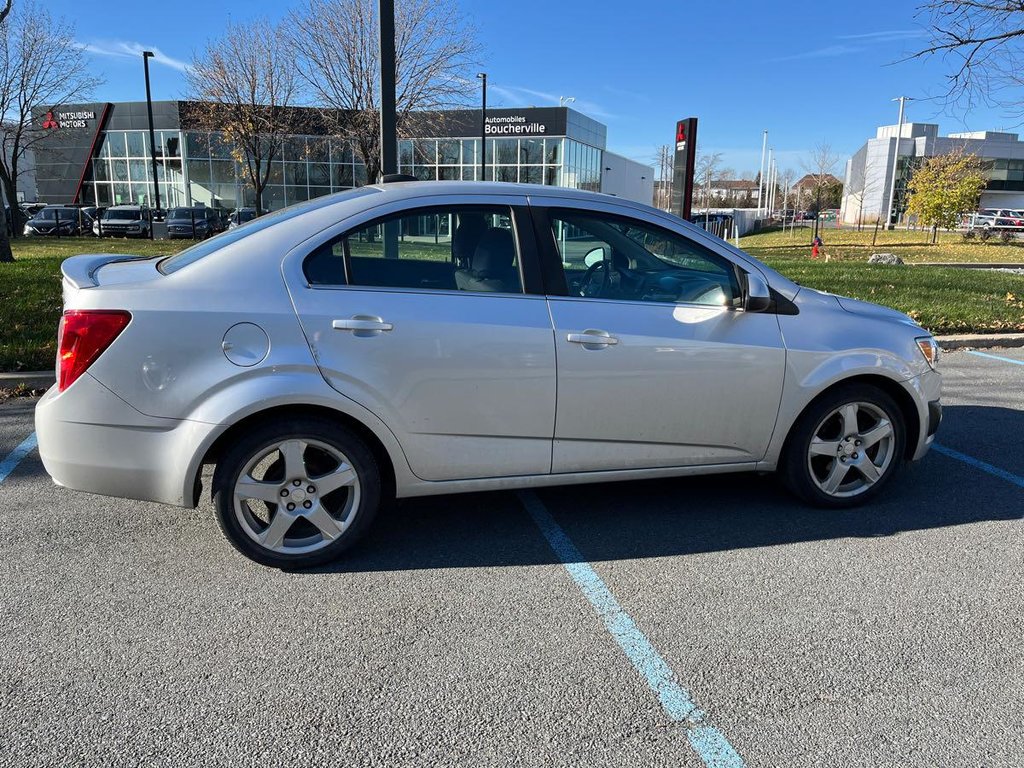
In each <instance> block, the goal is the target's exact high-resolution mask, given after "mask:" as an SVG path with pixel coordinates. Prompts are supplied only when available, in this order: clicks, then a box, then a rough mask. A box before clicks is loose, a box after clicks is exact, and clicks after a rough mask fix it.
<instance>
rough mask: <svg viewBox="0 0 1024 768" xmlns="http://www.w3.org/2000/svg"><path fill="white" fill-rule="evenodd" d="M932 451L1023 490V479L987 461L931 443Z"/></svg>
mask: <svg viewBox="0 0 1024 768" xmlns="http://www.w3.org/2000/svg"><path fill="white" fill-rule="evenodd" d="M932 450H933V451H935V452H936V453H941V454H942V455H943V456H948V457H949V458H951V459H956V460H957V461H962V462H963V463H964V464H969V465H971V466H972V467H974V468H976V469H980V470H981V471H982V472H988V474H990V475H994V476H995V477H1000V478H1002V479H1003V480H1006V481H1007V482H1010V483H1013V484H1014V485H1016V486H1019V487H1021V488H1024V477H1021V476H1020V475H1015V474H1013V472H1008V471H1006V470H1005V469H1000V468H999V467H997V466H995V465H994V464H989V463H988V462H987V461H982V460H981V459H976V458H974V457H973V456H968V455H967V454H966V453H960V451H954V450H953V449H952V448H947V447H946V446H944V445H939V444H938V443H932Z"/></svg>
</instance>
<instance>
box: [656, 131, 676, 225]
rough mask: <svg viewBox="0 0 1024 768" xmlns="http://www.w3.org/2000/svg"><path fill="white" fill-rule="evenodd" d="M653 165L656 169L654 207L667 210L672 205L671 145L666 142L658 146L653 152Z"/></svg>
mask: <svg viewBox="0 0 1024 768" xmlns="http://www.w3.org/2000/svg"><path fill="white" fill-rule="evenodd" d="M654 166H655V168H657V171H658V183H657V184H656V186H655V195H654V197H655V199H654V207H655V208H661V209H662V210H664V211H667V210H668V209H669V208H670V207H671V206H672V181H673V179H672V176H673V173H674V166H675V153H674V151H673V150H672V147H670V146H669V145H668V144H662V145H661V146H660V147H658V149H657V151H656V152H655V153H654Z"/></svg>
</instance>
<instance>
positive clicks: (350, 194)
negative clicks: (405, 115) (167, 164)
mask: <svg viewBox="0 0 1024 768" xmlns="http://www.w3.org/2000/svg"><path fill="white" fill-rule="evenodd" d="M376 192H380V190H379V189H376V188H374V187H360V188H359V189H350V190H349V191H347V192H338V193H336V194H333V195H326V196H324V197H318V198H316V199H314V200H309V201H307V202H305V203H298V204H296V205H292V206H289V207H288V208H282V209H281V210H279V211H275V212H274V213H268V214H267V215H265V216H261V217H260V218H258V219H256V220H255V221H252V222H250V223H249V224H247V225H246V226H244V227H236V228H235V229H229V230H226V231H225V232H221V233H220V234H219V235H217V236H216V237H211V238H210V239H209V240H204V241H203V242H201V243H198V244H196V245H193V246H192V247H191V248H186V249H185V250H184V251H181V253H176V254H175V255H173V256H168V257H167V258H166V259H164V260H163V261H161V262H160V271H161V272H163V273H164V274H165V275H169V274H171V273H172V272H177V271H178V270H179V269H181V268H182V267H187V266H188V265H189V264H193V263H195V262H197V261H199V260H200V259H202V258H205V257H206V256H209V255H210V254H211V253H213V252H214V251H218V250H220V249H221V248H223V247H225V246H228V245H231V244H232V243H236V242H238V241H239V240H242V239H244V238H246V237H249V236H250V235H255V234H256V233H257V232H262V231H263V230H264V229H266V228H267V227H272V226H274V225H275V224H280V223H281V222H282V221H287V220H288V219H293V218H295V217H296V216H301V215H302V214H304V213H307V212H309V211H315V210H317V209H318V208H323V207H326V206H328V205H333V204H334V203H337V202H339V201H340V200H342V199H348V198H355V197H363V196H364V195H372V194H374V193H376ZM282 255H283V254H282Z"/></svg>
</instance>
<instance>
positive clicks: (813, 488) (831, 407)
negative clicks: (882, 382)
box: [780, 384, 906, 508]
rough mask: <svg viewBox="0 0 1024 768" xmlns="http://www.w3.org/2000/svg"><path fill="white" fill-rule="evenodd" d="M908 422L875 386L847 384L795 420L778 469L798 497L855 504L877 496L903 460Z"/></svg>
mask: <svg viewBox="0 0 1024 768" xmlns="http://www.w3.org/2000/svg"><path fill="white" fill-rule="evenodd" d="M905 445H906V426H905V423H904V418H903V414H902V412H901V411H900V409H899V406H898V405H897V404H896V402H895V401H894V400H893V399H892V398H891V397H890V396H889V395H888V394H886V393H885V392H883V391H882V390H881V389H878V388H877V387H873V386H870V385H866V384H849V385H844V386H840V387H837V388H835V389H833V390H831V391H830V392H828V393H826V394H825V395H824V396H822V397H820V398H818V399H817V400H816V401H815V402H814V403H812V404H811V406H810V407H808V409H807V410H806V411H804V413H803V414H801V416H800V418H799V419H797V421H796V423H795V424H794V425H793V429H792V431H791V432H790V436H789V439H788V440H787V442H786V447H785V449H784V451H783V456H782V466H781V467H780V472H781V475H782V479H783V481H784V482H785V484H786V485H787V486H788V487H789V489H790V490H791V491H793V492H794V493H795V494H796V495H797V496H799V497H800V498H802V499H804V500H805V501H807V502H810V503H811V504H815V505H817V506H822V507H833V508H839V507H852V506H855V505H857V504H862V503H864V502H866V501H868V500H869V499H871V498H872V497H874V496H875V495H877V494H878V493H879V492H880V491H881V490H882V488H883V487H884V486H885V484H886V483H888V482H889V481H890V480H891V479H892V477H893V476H894V475H895V474H896V473H897V472H898V470H899V468H900V465H901V464H902V463H903V457H904V454H905V451H904V446H905Z"/></svg>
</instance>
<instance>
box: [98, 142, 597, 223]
mask: <svg viewBox="0 0 1024 768" xmlns="http://www.w3.org/2000/svg"><path fill="white" fill-rule="evenodd" d="M155 134H156V142H157V152H156V158H157V178H158V181H159V183H160V204H161V206H162V207H164V208H170V207H176V206H194V205H206V206H209V207H211V208H224V209H234V208H238V207H243V206H254V205H255V194H254V192H253V189H252V185H251V184H250V183H249V182H248V179H247V174H246V173H245V171H244V169H243V168H242V167H241V166H240V165H239V163H238V162H237V161H236V160H235V159H234V158H233V157H232V154H231V147H230V146H229V144H228V142H227V141H226V140H225V139H224V136H223V134H220V133H204V132H198V131H156V132H155ZM479 152H480V139H465V138H463V139H458V138H437V139H433V138H432V139H403V140H402V141H400V142H399V154H398V161H399V172H400V173H407V174H410V175H412V176H415V177H417V178H419V179H424V180H435V179H448V180H465V181H476V180H478V179H479V177H480V165H479V157H480V156H479ZM602 161H603V157H602V150H601V149H599V148H597V147H592V146H589V145H587V144H583V143H581V142H578V141H575V140H573V139H569V138H564V137H557V138H496V139H488V140H487V167H486V171H485V174H484V178H485V179H486V180H487V181H492V180H497V181H507V182H521V183H529V184H547V185H550V186H565V187H573V188H578V189H587V190H593V191H599V190H600V187H601V166H602ZM366 182H367V179H366V167H365V165H364V164H363V162H362V160H361V158H360V157H359V156H358V153H357V152H356V151H355V150H354V148H353V146H352V144H351V143H350V142H348V141H345V140H343V139H339V138H336V137H327V136H291V137H289V138H288V139H287V140H286V141H285V144H284V147H283V149H282V151H281V152H280V153H279V155H278V157H277V158H275V160H274V162H273V164H272V166H271V170H270V180H269V183H268V185H267V187H266V188H265V190H264V193H263V207H264V208H265V209H267V210H277V209H279V208H284V207H285V206H288V205H291V204H293V203H297V202H301V201H303V200H308V199H310V198H314V197H319V196H321V195H326V194H329V193H331V192H339V191H342V190H346V189H351V188H352V187H358V186H362V185H364V184H366ZM152 197H153V180H152V164H151V161H150V156H149V133H148V132H147V131H107V132H106V133H105V134H104V137H103V140H102V144H101V146H100V150H99V152H98V153H97V156H96V157H95V158H94V159H93V160H92V179H91V180H90V181H89V182H87V183H86V184H85V185H84V187H83V195H82V198H83V201H84V202H91V203H94V204H95V205H102V206H111V205H127V204H132V205H152V204H153V200H152Z"/></svg>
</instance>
